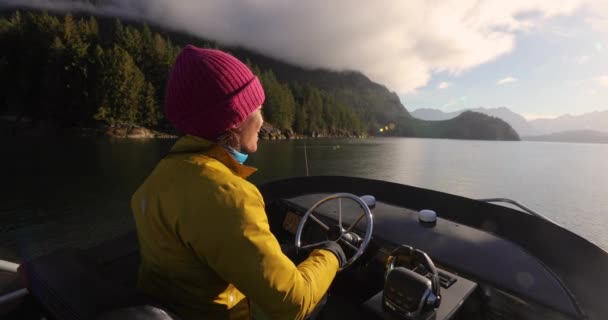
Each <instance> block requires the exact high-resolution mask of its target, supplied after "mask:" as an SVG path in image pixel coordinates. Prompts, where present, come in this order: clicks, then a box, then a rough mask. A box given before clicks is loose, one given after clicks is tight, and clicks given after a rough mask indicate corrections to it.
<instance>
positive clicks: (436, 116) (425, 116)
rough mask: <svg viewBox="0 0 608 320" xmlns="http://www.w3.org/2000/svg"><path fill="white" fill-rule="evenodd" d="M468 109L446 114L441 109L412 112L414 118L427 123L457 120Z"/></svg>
mask: <svg viewBox="0 0 608 320" xmlns="http://www.w3.org/2000/svg"><path fill="white" fill-rule="evenodd" d="M465 110H466V109H463V110H458V111H453V112H444V111H441V110H439V109H433V108H421V109H416V110H414V111H410V114H411V115H412V117H414V118H416V119H420V120H427V121H442V120H448V119H452V118H456V117H457V116H458V115H459V114H461V113H463V112H464V111H465Z"/></svg>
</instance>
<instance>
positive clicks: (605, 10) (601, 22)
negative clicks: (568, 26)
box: [585, 0, 608, 33]
mask: <svg viewBox="0 0 608 320" xmlns="http://www.w3.org/2000/svg"><path fill="white" fill-rule="evenodd" d="M587 11H588V12H589V16H588V17H587V18H585V21H586V22H587V24H588V25H589V26H591V28H592V29H593V30H595V31H598V32H604V33H608V1H605V0H604V1H591V0H590V1H588V3H587Z"/></svg>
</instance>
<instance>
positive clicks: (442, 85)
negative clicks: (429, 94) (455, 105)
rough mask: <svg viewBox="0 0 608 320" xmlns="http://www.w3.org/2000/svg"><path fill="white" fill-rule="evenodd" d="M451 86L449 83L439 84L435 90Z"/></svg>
mask: <svg viewBox="0 0 608 320" xmlns="http://www.w3.org/2000/svg"><path fill="white" fill-rule="evenodd" d="M451 85H452V84H451V83H449V82H445V81H444V82H441V83H439V84H438V85H437V89H447V88H449V87H450V86H451Z"/></svg>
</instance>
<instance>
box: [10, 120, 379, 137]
mask: <svg viewBox="0 0 608 320" xmlns="http://www.w3.org/2000/svg"><path fill="white" fill-rule="evenodd" d="M0 136H3V137H51V136H53V137H57V136H68V137H83V138H86V137H109V138H116V139H135V140H137V139H177V138H179V135H178V134H176V133H171V132H166V131H158V130H154V129H149V128H146V127H143V126H138V125H114V126H112V125H106V124H98V125H97V126H96V127H71V128H61V127H60V126H58V125H56V124H53V123H41V124H36V125H34V124H32V123H31V122H26V123H17V122H12V121H6V122H4V123H2V121H0ZM367 137H368V136H367V135H357V134H354V133H352V132H347V131H343V130H342V131H338V130H336V131H335V132H329V133H328V132H312V133H310V134H301V133H295V132H293V130H280V129H277V128H275V127H274V126H272V125H270V124H268V123H264V125H263V126H262V128H261V130H260V132H259V138H260V139H261V140H301V139H319V138H358V139H363V138H367Z"/></svg>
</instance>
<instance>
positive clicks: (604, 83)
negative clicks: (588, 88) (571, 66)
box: [595, 75, 608, 88]
mask: <svg viewBox="0 0 608 320" xmlns="http://www.w3.org/2000/svg"><path fill="white" fill-rule="evenodd" d="M595 83H597V85H598V86H601V87H607V88H608V75H603V76H599V77H596V78H595Z"/></svg>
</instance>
